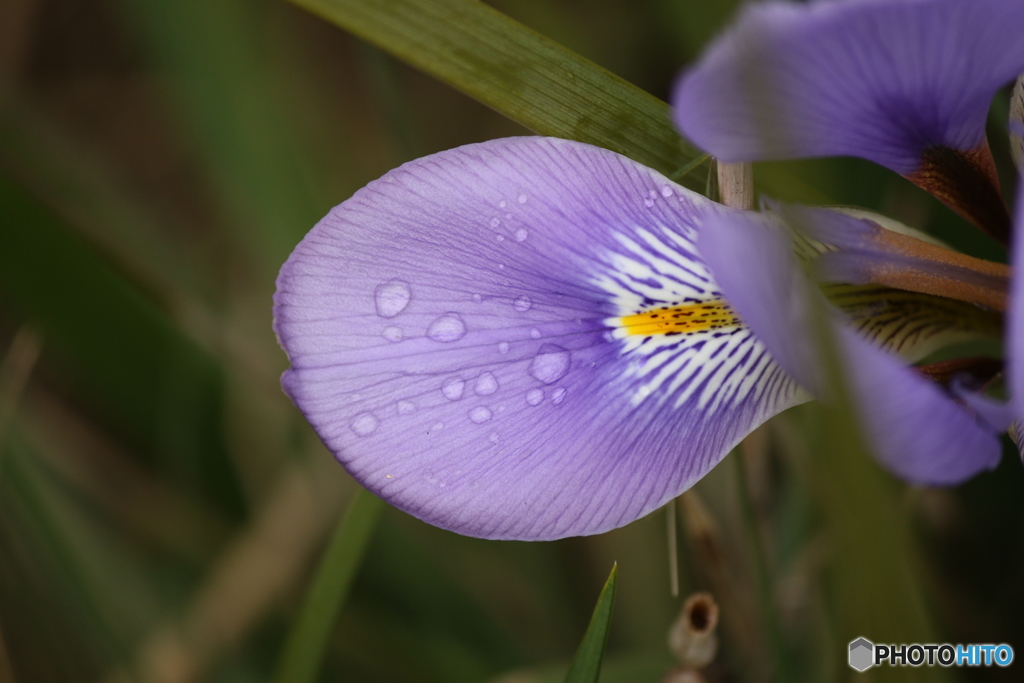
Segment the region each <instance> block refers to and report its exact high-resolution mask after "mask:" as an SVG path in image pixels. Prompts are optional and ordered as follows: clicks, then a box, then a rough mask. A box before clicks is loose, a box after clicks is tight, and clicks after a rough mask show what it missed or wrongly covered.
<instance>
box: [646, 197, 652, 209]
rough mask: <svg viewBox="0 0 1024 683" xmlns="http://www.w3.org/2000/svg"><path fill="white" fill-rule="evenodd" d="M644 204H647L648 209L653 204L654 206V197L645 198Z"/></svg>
mask: <svg viewBox="0 0 1024 683" xmlns="http://www.w3.org/2000/svg"><path fill="white" fill-rule="evenodd" d="M644 206H646V207H647V208H648V209H649V208H651V207H652V206H654V200H653V199H645V200H644Z"/></svg>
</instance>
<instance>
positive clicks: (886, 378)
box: [699, 216, 1000, 484]
mask: <svg viewBox="0 0 1024 683" xmlns="http://www.w3.org/2000/svg"><path fill="white" fill-rule="evenodd" d="M699 246H700V249H701V251H702V253H703V254H704V256H705V258H706V259H707V262H708V264H709V266H710V267H711V268H712V269H713V270H714V272H715V273H716V277H717V279H718V282H719V286H720V287H721V288H722V291H723V293H724V295H725V297H726V299H727V300H728V301H729V302H730V304H731V305H732V306H733V308H734V309H735V310H736V311H737V312H738V313H739V315H740V317H741V318H742V319H743V320H744V321H745V322H746V323H747V324H748V325H749V326H750V327H751V328H752V329H753V330H754V332H755V333H756V334H757V335H758V337H759V338H760V339H761V340H762V342H763V343H764V344H765V346H766V347H767V348H768V350H769V352H770V353H771V354H772V356H773V357H774V358H775V360H776V361H777V362H778V363H779V365H780V366H781V367H782V368H783V369H784V370H785V371H786V372H787V373H788V374H789V375H790V376H791V377H793V378H794V379H795V380H796V381H797V382H799V383H801V384H802V385H803V386H805V387H807V388H808V389H809V390H810V391H811V392H812V393H813V394H817V395H819V396H828V395H829V393H830V392H829V391H828V387H827V386H825V384H824V383H825V382H826V381H827V377H826V375H825V372H824V370H823V360H822V357H821V354H820V351H819V349H818V347H817V346H816V345H814V344H813V343H812V340H813V339H814V337H815V335H814V321H813V318H812V315H813V311H815V310H817V311H820V312H822V314H824V315H827V316H829V319H830V320H832V321H833V325H832V328H833V330H834V338H835V339H836V340H837V344H838V346H839V350H840V352H841V357H842V358H843V361H844V367H845V368H846V370H847V376H848V379H849V381H850V384H851V390H852V392H853V395H854V399H855V403H856V405H857V408H858V409H859V418H860V420H861V422H862V425H863V427H864V429H865V432H866V435H867V437H868V440H869V443H870V444H871V446H872V448H873V451H874V453H875V455H876V456H877V457H878V459H879V460H880V461H881V462H882V463H883V464H884V465H885V466H886V467H887V468H888V469H889V470H891V471H892V472H893V473H895V474H896V475H898V476H900V477H901V478H903V479H905V480H907V481H910V482H912V483H920V484H954V483H958V482H960V481H963V480H965V479H967V478H968V477H970V476H972V475H974V474H976V473H978V472H980V471H982V470H985V469H990V468H992V467H995V465H996V464H997V463H998V461H999V456H1000V447H999V441H998V439H997V438H996V435H995V432H994V430H993V429H992V428H991V427H989V426H988V425H986V424H983V423H981V422H980V421H979V420H978V419H977V417H976V416H975V415H974V414H973V413H972V412H970V411H969V410H967V409H965V408H964V407H963V406H962V405H961V404H959V403H957V402H956V401H954V400H952V399H951V398H950V397H949V396H947V395H946V394H945V393H943V391H942V390H941V389H940V388H938V387H937V386H936V385H934V384H932V383H931V382H929V381H928V380H926V379H925V378H923V377H922V376H920V375H919V374H918V373H916V372H915V371H913V370H912V369H910V368H908V367H906V366H905V365H903V364H902V362H901V361H900V360H898V359H897V358H895V357H894V356H892V355H890V354H889V353H887V352H886V351H884V350H881V349H879V348H876V347H875V346H873V345H872V344H871V343H870V342H868V341H866V340H865V339H863V338H861V337H859V336H857V335H856V334H855V333H854V332H853V331H851V330H850V329H849V328H847V327H846V326H844V325H842V324H841V323H840V322H839V318H838V313H837V312H836V311H835V310H834V309H831V308H830V307H829V305H828V304H827V302H826V301H825V300H824V297H822V296H820V294H819V293H818V292H817V291H816V290H813V289H812V287H811V285H810V283H809V281H808V280H807V278H806V277H805V276H804V275H803V273H802V272H801V270H800V267H799V265H798V264H797V263H796V259H795V257H794V255H793V252H792V249H791V247H790V244H789V240H788V238H787V236H786V235H785V233H784V231H783V230H782V228H781V227H780V226H779V225H778V224H777V223H774V222H772V221H770V220H768V219H765V218H762V217H755V216H729V217H716V218H714V219H710V220H709V221H708V223H707V224H706V226H705V229H704V230H703V231H702V233H701V238H700V241H699Z"/></svg>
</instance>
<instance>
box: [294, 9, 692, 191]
mask: <svg viewBox="0 0 1024 683" xmlns="http://www.w3.org/2000/svg"><path fill="white" fill-rule="evenodd" d="M293 2H295V3H296V4H297V5H300V6H301V7H304V8H306V9H308V10H309V11H310V12H313V13H314V14H318V15H320V16H321V17H323V18H324V19H326V20H328V21H330V22H332V23H334V24H337V25H338V26H340V27H342V28H344V29H346V30H348V31H351V32H352V33H354V34H356V35H357V36H359V37H360V38H363V39H365V40H367V41H369V42H371V43H373V44H375V45H377V46H379V47H381V48H382V49H384V50H386V51H388V52H390V53H391V54H393V55H395V56H396V57H398V58H399V59H401V60H403V61H405V62H408V63H409V64H411V65H413V66H415V67H416V68H418V69H421V70H422V71H425V72H426V73H428V74H430V75H432V76H434V77H436V78H438V79H440V80H442V81H444V82H445V83H448V84H449V85H451V86H452V87H454V88H456V89H457V90H460V91H461V92H463V93H465V94H467V95H469V96H470V97H473V98H475V99H477V100H479V101H480V102H482V103H484V104H486V105H487V106H489V107H491V108H492V109H494V110H496V111H498V112H500V113H501V114H504V115H505V116H507V117H509V118H510V119H512V120H513V121H516V122H518V123H520V124H522V125H523V126H525V127H527V128H529V129H530V130H532V131H535V132H537V133H540V134H542V135H552V136H556V137H561V138H567V139H570V140H578V141H580V142H586V143H589V144H592V145H598V146H600V147H605V148H607V149H610V150H612V151H615V152H618V153H619V154H624V155H625V156H628V157H630V158H632V159H635V160H636V161H639V162H640V163H642V164H646V165H647V166H650V167H651V168H654V169H657V170H659V171H661V172H662V173H665V174H668V175H671V174H675V173H678V172H679V170H680V169H683V168H686V167H687V165H688V164H689V163H690V162H691V161H693V160H694V159H696V158H698V157H699V156H700V153H699V152H698V151H697V150H696V149H695V148H693V147H692V146H691V145H690V144H689V143H687V142H685V141H684V140H683V139H682V138H681V137H680V136H679V134H678V133H677V132H676V131H675V128H674V127H673V125H672V121H671V118H670V116H669V107H668V105H667V104H666V103H664V102H662V101H661V100H659V99H658V98H656V97H654V96H653V95H650V94H649V93H647V92H644V91H643V90H641V89H639V88H637V87H636V86H634V85H631V84H630V83H628V82H626V81H624V80H623V79H621V78H619V77H618V76H615V75H614V74H612V73H610V72H608V71H606V70H604V69H602V68H601V67H599V66H597V65H596V64H594V63H593V62H590V61H588V60H586V59H584V58H583V57H580V56H579V55H577V54H575V53H574V52H572V51H570V50H568V49H566V48H564V47H562V46H561V45H559V44H558V43H556V42H554V41H552V40H549V39H548V38H545V37H544V36H542V35H540V34H538V33H536V32H534V31H532V30H530V29H529V28H527V27H525V26H523V25H522V24H520V23H518V22H516V21H514V20H513V19H510V18H509V17H507V16H505V15H504V14H502V13H501V12H498V11H497V10H495V9H493V8H491V7H489V6H488V5H486V4H484V3H482V2H478V1H477V0H293ZM705 175H706V172H705V170H704V169H703V168H701V169H696V170H694V171H693V172H690V173H688V174H687V175H686V177H685V178H682V180H683V181H684V184H687V185H689V186H690V187H691V188H693V189H697V190H699V189H703V187H704V181H705Z"/></svg>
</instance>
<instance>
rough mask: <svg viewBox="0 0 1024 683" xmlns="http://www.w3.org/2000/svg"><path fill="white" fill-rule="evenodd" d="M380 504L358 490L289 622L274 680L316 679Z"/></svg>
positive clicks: (287, 682)
mask: <svg viewBox="0 0 1024 683" xmlns="http://www.w3.org/2000/svg"><path fill="white" fill-rule="evenodd" d="M383 509H384V503H383V502H382V501H381V500H380V499H379V498H377V497H376V496H374V495H373V494H371V493H369V492H368V491H366V490H364V489H361V490H360V491H359V492H358V493H356V495H355V498H354V499H353V500H352V504H351V505H350V506H349V508H348V511H347V512H346V513H345V515H344V516H343V517H342V518H341V520H340V521H339V522H338V527H337V529H336V530H335V532H334V536H333V538H331V541H330V544H329V545H328V546H327V551H326V552H325V553H324V556H323V559H322V560H321V561H320V566H319V567H318V568H317V572H316V577H315V578H314V579H313V584H312V586H310V588H309V592H308V593H306V599H305V602H304V603H303V605H302V611H301V612H300V613H299V616H298V618H297V619H296V620H295V623H294V624H293V625H292V629H291V632H290V633H289V634H288V640H287V642H285V645H284V651H283V652H282V654H281V656H280V658H279V660H278V663H277V671H276V672H275V676H274V679H273V680H274V681H275V683H312V682H313V681H315V680H316V677H317V673H318V672H319V670H320V663H321V661H322V660H323V656H324V651H325V649H326V646H327V641H328V639H329V637H330V635H331V630H332V629H333V628H334V624H335V622H336V621H337V617H338V614H339V613H340V612H341V606H342V605H343V604H344V602H345V596H346V595H347V594H348V589H349V587H350V586H351V585H352V580H353V578H354V577H355V573H356V570H357V569H358V568H359V565H360V564H361V561H362V559H363V553H364V552H365V551H366V546H367V544H368V543H369V540H370V537H371V535H372V534H373V529H374V527H375V526H376V523H377V518H378V517H379V516H380V512H381V510H383Z"/></svg>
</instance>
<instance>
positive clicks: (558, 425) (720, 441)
mask: <svg viewBox="0 0 1024 683" xmlns="http://www.w3.org/2000/svg"><path fill="white" fill-rule="evenodd" d="M721 211H725V209H723V208H722V207H719V206H718V205H716V204H714V203H712V202H709V201H707V200H705V199H704V198H702V197H700V196H698V195H695V194H693V193H691V192H688V191H687V190H685V189H683V188H681V187H679V186H677V185H674V184H672V183H670V182H669V181H667V180H666V179H665V178H664V177H662V176H661V175H659V174H657V173H656V172H654V171H652V170H650V169H647V168H645V167H643V166H640V165H638V164H636V163H634V162H632V161H630V160H628V159H625V158H623V157H620V156H618V155H616V154H613V153H611V152H607V151H605V150H601V149H598V148H595V147H590V146H586V145H581V144H578V143H572V142H568V141H565V140H554V139H545V138H513V139H507V140H497V141H493V142H490V143H484V144H480V145H471V146H468V147H462V148H459V149H455V150H452V151H449V152H444V153H441V154H437V155H434V156H431V157H426V158H424V159H420V160H417V161H414V162H412V163H409V164H406V165H405V166H403V167H401V168H399V169H397V170H395V171H392V172H391V173H389V174H387V175H386V176H384V177H383V178H381V179H380V180H378V181H375V182H373V183H371V184H370V185H369V186H367V187H366V188H364V189H362V190H360V191H359V192H358V193H357V194H356V195H355V196H354V197H353V198H352V199H350V200H348V201H346V202H345V203H343V204H341V205H340V206H338V207H336V208H335V209H334V210H332V211H331V213H330V214H329V215H328V216H327V217H326V218H324V219H323V220H322V221H321V222H320V223H319V224H318V225H317V226H316V227H315V228H314V229H313V230H312V232H310V234H309V235H308V236H307V237H306V238H305V239H304V240H303V241H302V242H301V243H300V244H299V246H298V247H297V248H296V250H295V253H294V254H292V256H291V257H290V258H289V259H288V262H287V263H286V264H285V266H284V267H283V269H282V271H281V275H280V278H279V280H278V292H277V295H276V297H275V309H274V313H275V318H276V325H277V331H278V335H279V338H280V340H281V344H282V346H283V347H284V348H285V350H286V351H287V353H288V356H289V358H290V360H291V364H292V369H291V370H289V371H288V372H287V373H286V374H285V377H284V380H283V382H284V386H285V389H286V391H287V392H288V394H289V395H290V396H291V397H292V399H293V400H294V401H295V403H296V404H297V405H298V406H299V408H300V409H301V410H302V411H303V412H304V413H305V415H306V416H307V418H308V419H309V420H310V422H311V423H312V424H313V426H314V428H315V429H316V430H317V432H318V434H319V435H320V437H321V438H322V439H323V440H324V442H325V443H326V444H327V446H328V447H329V448H330V449H331V450H332V451H333V452H334V453H335V454H336V456H337V457H338V459H339V460H340V461H341V462H342V463H343V464H344V465H345V467H346V468H347V469H348V471H349V472H350V473H351V474H352V475H353V476H354V477H356V478H357V479H358V480H359V481H360V482H361V483H363V485H365V486H366V487H367V488H369V489H370V490H371V491H373V492H374V493H376V494H377V495H379V496H381V497H383V498H385V499H386V500H388V501H389V502H390V503H392V504H394V505H396V506H397V507H399V508H401V509H403V510H406V511H407V512H409V513H410V514H413V515H415V516H417V517H419V518H421V519H423V520H425V521H427V522H430V523H432V524H435V525H438V526H441V527H444V528H447V529H451V530H453V531H457V532H459V533H464V534H469V535H474V536H481V537H487V538H503V539H531V540H537V539H553V538H559V537H563V536H570V535H580V534H591V533H598V532H601V531H605V530H607V529H611V528H614V527H617V526H620V525H622V524H625V523H627V522H629V521H631V520H634V519H636V518H638V517H640V516H642V515H645V514H647V513H649V512H651V511H652V510H655V509H656V508H658V507H659V506H660V505H662V504H663V503H665V502H666V501H667V500H669V499H670V498H672V497H674V496H676V495H678V494H679V493H680V492H681V491H683V490H684V489H686V488H687V487H689V486H690V485H691V484H693V483H694V482H695V481H697V480H698V479H699V478H700V477H701V476H703V475H704V474H705V473H706V472H707V471H708V470H709V469H710V468H711V467H713V466H714V465H715V464H716V463H717V462H718V461H719V460H720V459H721V458H722V457H723V456H724V455H725V454H726V453H727V452H728V451H729V449H730V448H732V447H733V446H734V445H735V444H736V442H737V441H738V440H739V439H741V438H742V437H743V436H744V435H746V434H747V433H748V432H749V431H750V430H751V429H753V428H754V427H756V426H757V425H758V424H759V423H761V422H762V421H763V420H765V419H767V418H768V417H770V416H771V415H773V414H775V413H777V412H779V411H780V410H782V409H784V408H786V407H788V406H790V405H792V404H794V403H795V402H798V401H799V400H802V399H803V394H802V392H800V391H799V390H798V389H797V388H796V387H795V386H794V385H793V384H792V382H791V381H789V380H788V379H787V378H786V377H785V376H784V375H783V374H782V373H781V371H779V369H778V368H777V366H776V365H774V363H772V361H771V360H770V359H769V358H768V356H767V355H766V354H765V352H764V349H763V347H762V346H761V345H760V344H759V343H757V342H756V341H755V340H754V338H753V337H752V336H751V334H750V332H749V330H747V329H746V328H744V327H742V326H739V325H737V324H736V323H735V321H733V320H732V316H731V315H730V313H729V311H728V310H727V309H723V308H722V306H720V305H716V304H714V303H713V302H714V301H716V300H717V299H718V297H719V293H718V290H717V286H716V285H715V283H714V282H713V281H712V279H711V277H710V275H709V273H708V271H707V269H706V267H705V266H704V263H703V261H702V260H701V259H700V257H699V256H698V255H697V254H696V252H695V251H694V247H693V242H694V239H695V235H696V230H697V229H698V227H699V225H700V224H701V223H702V221H703V220H704V219H705V218H706V217H707V216H709V215H712V214H716V213H718V212H721ZM666 306H667V307H680V306H681V307H682V308H681V309H676V312H675V313H674V314H675V315H680V316H683V319H684V320H688V319H689V318H687V317H686V316H691V317H693V318H694V319H700V320H702V321H703V322H701V323H695V324H694V325H695V326H691V327H692V329H691V328H687V327H686V324H688V323H685V324H684V323H680V322H673V321H670V320H669V319H668V318H664V317H659V318H657V319H655V318H654V317H653V316H656V315H662V314H666V315H672V314H673V312H672V311H671V310H665V311H662V312H661V313H659V309H660V308H662V307H666ZM701 306H707V307H708V308H706V309H704V308H700V307H701ZM641 311H645V312H646V313H644V316H637V315H636V314H637V313H638V312H641ZM645 316H649V317H650V320H648V317H645ZM659 325H667V326H668V327H666V328H665V330H670V331H672V333H671V334H664V333H658V329H659V328H658V326H659ZM673 325H676V326H679V325H681V326H679V327H672V326H673ZM687 329H690V332H691V333H690V334H686V333H685V331H686V330H687ZM662 331H664V330H662ZM631 332H632V333H631ZM638 332H639V333H638ZM680 332H683V333H680Z"/></svg>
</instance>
